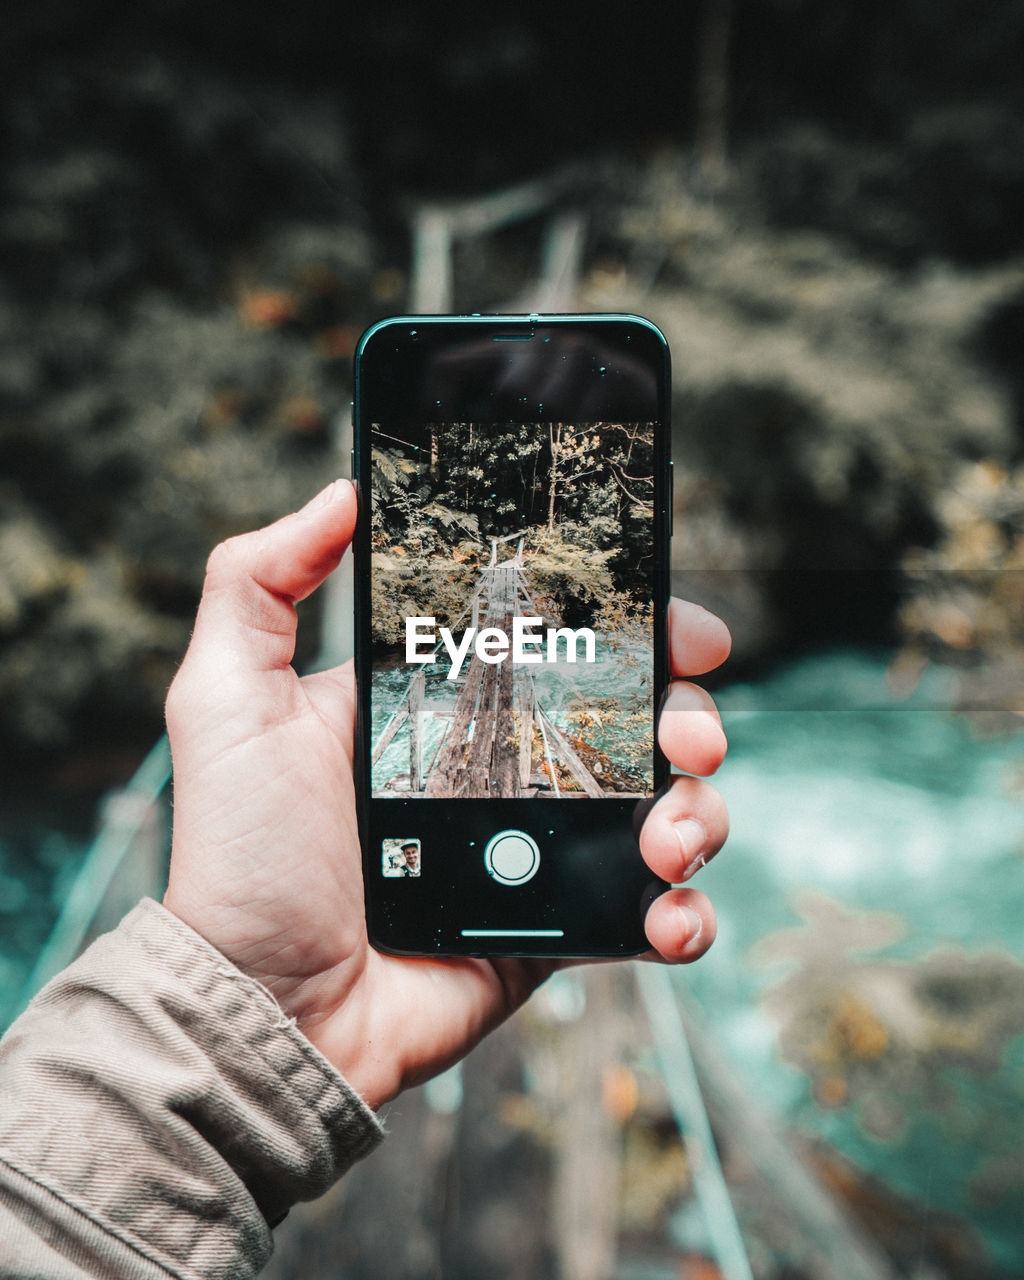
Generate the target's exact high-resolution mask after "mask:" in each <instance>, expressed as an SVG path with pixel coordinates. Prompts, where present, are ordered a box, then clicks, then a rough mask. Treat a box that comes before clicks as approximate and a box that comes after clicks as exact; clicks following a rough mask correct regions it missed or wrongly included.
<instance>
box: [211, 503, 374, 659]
mask: <svg viewBox="0 0 1024 1280" xmlns="http://www.w3.org/2000/svg"><path fill="white" fill-rule="evenodd" d="M355 521H356V495H355V489H354V488H353V486H352V484H351V482H350V481H348V480H335V481H333V483H331V484H329V485H328V486H327V488H326V489H324V490H323V491H322V492H321V493H319V494H317V496H316V497H315V498H313V499H312V501H311V502H309V503H307V504H306V506H304V507H303V508H302V510H301V511H297V512H295V513H294V514H293V515H288V516H284V517H283V518H282V519H280V520H277V521H275V523H274V524H271V525H268V526H267V527H266V528H265V529H258V530H257V531H256V532H255V533H245V534H241V535H240V536H239V537H236V538H229V539H228V540H227V541H226V542H222V543H221V544H220V545H219V546H218V547H215V548H214V550H213V553H212V555H211V556H210V559H209V562H208V563H207V567H206V582H205V583H204V586H203V596H202V600H201V601H200V604H199V614H198V616H197V618H196V626H195V631H194V633H193V636H192V643H191V645H190V646H189V655H188V657H189V658H190V659H192V660H193V661H194V660H195V659H196V658H201V659H204V658H205V659H207V660H209V659H213V660H214V661H216V660H217V659H218V658H219V657H221V656H222V657H223V659H224V660H225V661H227V662H229V663H230V666H231V667H232V668H233V669H234V670H236V671H238V670H239V669H241V670H242V671H251V672H259V671H270V670H276V669H280V668H282V667H286V666H287V665H288V664H289V663H290V662H291V660H292V657H293V655H294V652H295V630H296V615H295V603H296V601H298V600H303V599H305V598H306V596H308V595H309V594H310V593H311V592H312V591H315V590H316V588H317V587H318V586H319V585H320V584H321V582H323V580H324V579H325V578H326V577H327V575H328V574H329V573H330V572H331V570H332V569H333V568H334V567H335V566H336V565H337V563H338V561H339V560H340V559H341V557H342V554H343V553H344V551H345V549H346V548H347V546H348V545H349V543H350V542H351V540H352V532H353V530H354V528H355ZM204 665H205V664H204Z"/></svg>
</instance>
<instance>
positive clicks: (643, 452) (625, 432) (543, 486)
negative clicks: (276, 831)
mask: <svg viewBox="0 0 1024 1280" xmlns="http://www.w3.org/2000/svg"><path fill="white" fill-rule="evenodd" d="M654 469H655V463H654V425H653V424H651V423H644V422H585V423H573V422H435V423H425V424H423V425H417V426H409V425H401V426H394V425H391V424H388V423H376V424H374V425H373V428H372V476H371V482H372V489H373V494H372V504H371V528H370V546H371V555H370V582H371V600H372V609H371V619H372V622H371V637H370V638H371V655H372V656H371V721H372V727H371V731H370V786H371V793H372V796H373V798H374V799H384V800H386V799H391V798H395V799H399V798H401V799H409V798H414V797H415V798H424V799H451V798H467V799H468V798H502V799H531V798H532V799H538V800H544V799H549V800H554V799H557V800H569V799H573V798H581V797H590V798H593V799H602V798H611V797H613V798H615V799H618V800H629V799H640V798H642V797H644V796H648V795H650V794H651V793H652V791H653V788H654V779H653V751H654V741H653V728H654V708H653V697H654V652H653V611H654V572H655V568H654V556H653V551H652V544H653V537H652V531H653V523H654ZM383 844H384V865H383V871H384V875H385V876H388V875H393V876H399V875H419V848H418V844H419V842H418V841H413V840H407V841H405V842H404V844H405V845H416V846H417V848H416V851H415V859H416V863H415V865H416V870H415V871H411V870H408V869H402V868H403V867H404V868H408V865H409V864H408V862H407V860H406V859H407V856H408V855H407V854H406V853H405V852H404V851H403V842H402V841H401V840H398V839H395V840H385V841H384V842H383ZM392 846H394V848H392ZM389 858H397V859H398V861H397V862H395V863H394V865H395V866H396V867H398V869H395V870H391V869H389Z"/></svg>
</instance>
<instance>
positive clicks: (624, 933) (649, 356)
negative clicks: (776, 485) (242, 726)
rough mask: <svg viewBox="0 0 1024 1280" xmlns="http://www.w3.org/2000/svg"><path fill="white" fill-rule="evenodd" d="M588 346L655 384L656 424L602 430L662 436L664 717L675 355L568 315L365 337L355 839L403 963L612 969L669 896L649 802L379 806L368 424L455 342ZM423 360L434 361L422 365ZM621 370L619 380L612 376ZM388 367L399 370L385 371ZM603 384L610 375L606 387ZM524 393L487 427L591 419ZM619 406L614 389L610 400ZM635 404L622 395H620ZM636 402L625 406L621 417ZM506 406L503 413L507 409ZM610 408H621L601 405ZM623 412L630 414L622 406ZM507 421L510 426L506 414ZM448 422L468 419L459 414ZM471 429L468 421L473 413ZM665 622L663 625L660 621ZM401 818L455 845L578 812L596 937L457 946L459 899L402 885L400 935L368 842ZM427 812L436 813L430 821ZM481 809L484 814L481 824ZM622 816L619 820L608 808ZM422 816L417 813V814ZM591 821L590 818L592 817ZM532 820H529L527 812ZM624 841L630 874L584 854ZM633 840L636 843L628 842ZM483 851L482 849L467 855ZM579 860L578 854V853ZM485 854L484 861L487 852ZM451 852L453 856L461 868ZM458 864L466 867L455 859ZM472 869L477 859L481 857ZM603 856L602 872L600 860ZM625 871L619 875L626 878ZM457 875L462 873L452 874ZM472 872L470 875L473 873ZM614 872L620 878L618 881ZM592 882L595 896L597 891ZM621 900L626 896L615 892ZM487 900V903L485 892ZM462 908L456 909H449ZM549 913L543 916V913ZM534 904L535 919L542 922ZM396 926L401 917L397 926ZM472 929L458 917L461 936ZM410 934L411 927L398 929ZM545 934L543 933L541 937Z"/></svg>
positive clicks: (611, 326) (634, 326)
mask: <svg viewBox="0 0 1024 1280" xmlns="http://www.w3.org/2000/svg"><path fill="white" fill-rule="evenodd" d="M579 333H582V334H584V335H585V337H586V342H587V344H588V345H587V346H585V347H584V348H583V350H584V351H585V352H590V351H592V350H593V348H594V344H595V342H597V341H600V342H603V343H604V344H605V347H606V349H607V350H615V351H619V352H621V353H622V354H621V361H620V362H621V363H622V364H625V363H626V361H627V360H628V359H629V358H632V356H633V355H634V353H637V352H639V353H640V354H639V355H638V356H636V359H637V360H639V361H640V363H641V364H642V365H643V366H644V367H645V368H647V369H649V370H650V371H651V373H652V375H653V388H654V389H653V392H652V395H653V399H652V401H651V406H650V407H651V409H652V410H653V411H652V412H650V413H649V414H648V415H647V416H645V415H644V414H643V413H640V412H637V413H634V414H633V415H631V416H630V415H627V414H621V415H620V416H619V417H616V415H615V414H614V413H609V414H607V415H606V416H605V417H604V418H603V420H605V421H613V420H636V421H639V420H650V421H652V422H654V423H655V424H656V432H655V495H654V527H653V530H652V538H653V547H654V596H655V601H654V603H655V619H656V622H655V637H654V640H655V643H654V681H655V714H656V713H657V708H658V704H659V703H660V699H661V695H662V694H663V691H664V689H665V687H666V685H667V680H668V654H667V634H666V627H665V624H664V619H665V617H666V614H667V605H668V570H669V563H668V562H669V537H670V530H671V459H670V423H669V408H670V406H669V388H670V374H669V353H668V346H667V343H666V342H665V339H664V337H663V335H662V334H661V332H660V331H659V330H658V329H657V327H656V326H655V325H653V324H652V323H651V322H650V321H649V320H646V319H645V318H643V317H640V316H635V315H629V314H626V313H601V314H592V315H588V314H567V315H529V316H510V315H494V316H396V317H389V318H387V319H385V320H382V321H379V322H377V323H376V324H374V325H373V326H371V327H370V328H369V329H368V330H367V331H366V333H365V334H364V335H363V337H362V338H361V340H360V342H359V344H358V347H357V351H356V358H355V400H354V419H353V420H354V428H355V431H354V440H355V444H354V450H353V464H354V466H353V474H354V477H355V479H356V483H357V487H358V490H359V496H360V501H359V516H358V520H357V527H356V536H355V543H354V550H355V583H356V592H355V597H356V618H355V642H356V643H355V651H356V681H357V690H358V698H357V704H358V712H357V726H356V759H355V778H356V795H357V810H358V815H359V829H360V840H361V843H362V847H363V875H364V887H365V895H366V904H367V928H368V931H369V934H370V941H371V943H372V944H373V945H374V946H375V947H376V948H377V949H378V950H381V951H383V952H386V953H390V954H396V955H405V956H457V955H467V956H499V955H500V956H538V955H545V956H588V957H596V956H600V957H611V956H628V955H636V954H639V953H641V952H643V951H645V950H646V949H647V942H646V938H645V936H644V932H643V917H644V915H645V914H646V910H647V907H648V906H649V905H650V902H651V901H653V898H654V897H655V896H657V894H658V893H659V892H661V891H662V889H663V888H664V887H665V886H664V883H663V882H662V881H660V880H658V879H657V878H656V877H654V876H653V874H652V873H650V872H649V871H647V869H646V868H645V867H644V865H643V863H642V859H641V857H640V853H639V850H638V848H636V838H637V835H638V833H639V827H640V824H641V822H642V817H643V814H644V813H645V812H646V809H647V808H648V807H649V806H650V804H651V803H652V802H651V801H642V802H637V801H633V800H630V801H626V802H623V801H618V800H615V799H612V798H608V799H600V800H598V799H594V800H587V799H583V800H573V801H568V800H562V801H550V800H549V801H544V800H535V799H530V800H522V799H521V800H509V801H499V800H477V801H471V800H467V799H461V798H460V799H455V800H438V799H426V798H422V797H421V798H409V799H397V798H396V799H390V798H389V799H387V800H381V799H377V800H374V799H373V798H372V797H371V794H370V777H369V752H370V725H369V720H370V708H369V681H370V670H371V645H370V600H369V597H370V589H369V583H370V545H369V543H370V540H369V530H370V512H369V494H370V465H371V425H372V423H373V422H376V421H384V420H387V418H388V412H389V411H390V412H392V413H394V412H398V410H399V408H402V407H403V395H404V391H403V389H402V387H401V382H400V379H399V378H398V377H397V376H396V375H397V373H398V371H399V369H400V367H401V365H402V363H403V362H406V363H407V364H408V363H409V362H410V361H411V362H412V364H415V360H416V359H417V358H418V357H416V356H415V353H416V352H420V353H425V352H426V353H429V352H434V351H435V350H436V348H437V346H438V344H439V343H441V344H443V343H445V342H448V341H450V340H451V339H452V338H455V337H457V338H458V339H459V340H460V341H463V342H465V341H467V340H476V339H479V340H480V341H481V342H483V341H507V342H509V343H513V342H525V341H527V340H529V341H534V342H535V341H536V340H537V339H538V337H540V338H541V340H542V341H543V340H544V338H545V335H548V337H551V336H557V338H558V341H559V342H561V343H562V344H563V347H564V346H565V344H567V343H571V342H572V341H573V340H574V339H575V337H576V336H577V334H579ZM423 358H424V359H426V358H427V356H426V355H424V356H423ZM610 363H611V364H612V366H613V367H611V368H610V369H609V371H610V372H613V373H614V372H615V366H614V364H613V362H610ZM389 364H390V366H391V367H390V369H389V367H388V366H389ZM604 376H606V375H604ZM385 383H386V384H387V390H386V391H385V392H384V394H383V395H382V394H381V388H382V387H383V386H384V384H385ZM520 389H521V388H520V387H519V386H516V385H515V384H514V383H512V384H511V386H510V388H509V392H508V395H507V396H505V398H504V399H500V398H499V399H498V400H496V399H495V396H494V393H493V391H491V393H490V399H489V404H490V405H491V407H492V409H493V408H494V406H495V405H497V407H498V409H499V412H495V413H493V414H489V415H488V416H489V420H491V421H499V420H508V421H534V420H540V421H545V420H558V418H559V416H561V417H563V418H564V419H565V420H575V421H589V420H596V419H591V418H588V417H586V416H583V415H580V414H573V413H571V412H565V409H566V408H567V407H569V408H571V406H564V405H559V404H558V403H557V402H555V403H554V404H552V403H551V402H550V401H549V402H548V404H547V408H546V412H544V411H542V412H541V413H540V414H539V416H538V413H537V411H536V410H534V409H533V406H532V405H531V404H529V403H528V404H527V406H526V408H525V409H519V407H518V406H519V404H520V403H521V397H520V396H519V395H518V392H519V390H520ZM614 394H615V391H614V388H613V395H614ZM625 394H626V393H623V395H625ZM627 401H628V395H627V396H626V399H625V400H624V401H623V402H622V403H623V404H626V403H627ZM506 402H507V403H506ZM605 403H606V404H611V403H612V400H611V399H610V398H606V401H605ZM618 407H621V405H620V406H618ZM422 409H423V406H409V405H408V403H405V404H404V408H403V411H406V412H409V416H410V417H416V416H417V414H418V413H420V412H422ZM505 410H510V412H508V413H507V416H506V415H505V413H504V411H505ZM452 420H463V418H462V416H461V415H456V416H455V417H454V418H453V419H452ZM465 420H467V421H468V420H471V419H470V417H469V415H468V414H467V415H466V417H465ZM659 619H660V622H659ZM667 775H668V769H667V764H666V762H665V760H664V757H663V756H662V755H661V752H660V751H659V750H658V748H657V743H656V742H655V753H654V784H655V793H656V794H657V793H658V791H659V789H660V788H662V787H663V786H664V785H665V783H666V782H667ZM379 804H385V805H388V806H392V808H391V809H390V810H389V811H388V812H389V813H391V814H394V815H396V817H397V816H398V815H399V814H401V816H402V819H403V820H407V819H405V815H406V814H411V817H410V818H409V819H408V820H407V821H408V825H409V826H410V828H413V827H414V826H415V825H416V823H417V822H418V823H419V824H421V825H422V823H423V822H424V821H425V820H426V819H427V818H429V819H430V823H431V827H432V829H434V830H437V829H444V830H445V831H446V832H450V833H451V838H452V840H453V842H454V843H455V844H458V840H459V837H458V829H459V826H460V822H461V823H462V824H463V825H464V824H465V823H469V824H470V825H471V826H473V827H474V830H475V828H477V827H480V828H483V827H486V826H488V825H492V826H493V825H495V824H494V821H493V820H492V819H491V818H490V817H489V816H486V815H489V814H491V813H493V812H494V806H496V805H499V804H504V805H509V806H512V805H520V806H521V805H537V804H540V805H544V806H546V808H547V809H551V808H552V806H555V807H557V808H559V809H560V808H562V806H564V805H566V804H571V807H572V810H573V813H574V815H575V816H574V818H573V822H572V826H573V828H574V834H575V829H576V828H579V829H580V830H581V835H580V838H579V839H575V838H574V839H567V838H566V833H564V832H563V833H561V834H560V836H559V839H560V840H561V841H562V843H561V844H560V846H559V857H560V858H562V857H563V852H564V850H565V849H566V848H567V847H568V846H570V845H571V846H572V850H570V852H569V853H565V854H564V856H565V858H566V859H567V860H568V862H570V863H571V862H572V859H573V858H575V859H576V863H574V864H573V865H576V864H578V865H580V866H584V867H590V866H591V865H593V866H594V867H595V868H596V870H592V871H589V872H583V873H580V874H581V876H582V880H581V879H579V878H577V879H572V878H571V876H570V873H569V872H568V871H566V872H565V877H566V878H565V880H564V881H563V882H562V884H561V887H560V889H559V891H558V893H557V894H556V896H558V897H563V896H565V895H567V894H568V893H569V892H570V887H571V888H572V890H573V892H574V896H575V894H576V890H577V889H578V887H579V885H580V884H581V883H583V884H585V891H584V892H582V893H581V894H580V895H579V896H580V897H581V898H582V899H583V900H584V901H585V902H586V903H587V904H588V906H587V907H585V908H582V909H583V910H586V911H588V912H589V914H590V916H591V917H595V916H596V917H597V919H596V921H595V927H594V929H592V930H590V931H589V932H588V931H587V930H586V929H585V928H583V927H574V928H573V930H572V932H571V936H566V935H565V933H563V937H562V938H561V939H552V938H550V937H546V936H536V937H528V938H527V937H516V938H514V939H513V938H509V937H505V938H502V939H494V938H491V939H487V940H483V939H480V938H479V937H472V938H466V937H462V936H461V934H460V936H459V937H458V938H456V937H455V936H454V934H453V932H452V930H451V929H448V930H445V929H444V928H443V927H440V928H439V927H438V926H437V925H436V923H435V922H436V920H438V919H449V918H451V916H452V915H454V914H457V913H458V912H459V911H460V907H459V906H458V890H457V889H455V890H454V892H453V893H450V894H448V895H447V896H445V897H444V900H443V901H441V900H439V899H438V895H437V894H434V895H433V896H432V895H431V894H429V893H424V891H423V886H422V885H421V884H420V883H419V882H417V883H416V884H413V882H412V881H403V891H404V892H405V894H406V897H407V899H414V898H415V899H417V900H418V902H419V906H420V907H421V908H422V910H420V911H418V912H417V913H416V914H415V920H414V922H413V923H412V924H410V914H411V913H410V912H408V911H407V912H405V914H404V916H402V918H401V919H400V920H399V922H398V924H397V925H396V923H395V920H394V914H395V913H394V911H393V910H392V911H391V912H389V911H388V910H387V909H386V902H385V899H387V896H388V891H387V890H386V889H385V887H384V886H383V882H382V877H381V872H380V865H379V863H380V853H379V851H378V850H377V849H376V848H375V845H376V837H374V838H373V839H371V832H370V827H371V821H370V813H371V809H372V807H373V806H374V805H379ZM423 806H427V808H426V810H425V811H423ZM477 806H489V808H487V809H484V810H483V811H482V812H481V811H479V810H478V809H477ZM613 806H614V809H613ZM420 811H422V812H420ZM587 811H596V812H590V813H589V814H587V817H586V818H584V814H585V813H587ZM524 812H525V811H524ZM565 823H566V815H564V814H562V815H560V816H559V819H558V822H556V824H555V825H556V827H557V826H558V825H559V824H561V825H562V826H563V827H564V826H565ZM518 825H519V829H526V828H527V827H528V826H529V824H528V823H527V821H526V818H525V817H524V818H523V819H522V820H521V821H520V823H519V824H518ZM609 826H611V828H612V829H613V830H614V831H618V832H621V833H622V835H621V837H616V839H621V841H622V845H623V849H624V848H625V845H626V844H627V843H628V844H629V846H630V851H629V852H630V858H632V859H633V860H634V862H635V865H634V863H628V864H627V862H626V860H625V857H624V855H623V853H621V852H620V851H618V849H617V850H616V852H615V853H614V854H613V853H611V852H609V853H608V854H607V855H602V854H601V853H600V852H599V851H598V852H593V853H591V854H588V852H587V848H588V847H589V848H591V849H594V848H595V847H597V846H601V847H603V845H602V844H601V842H602V839H603V838H604V830H605V828H608V827H609ZM627 831H631V832H632V835H631V837H628V838H627V836H626V834H625V833H626V832H627ZM469 843H470V844H472V845H474V846H475V845H476V843H477V842H476V841H471V842H469ZM573 850H574V851H575V852H573ZM478 852H479V851H478ZM456 856H457V855H456V853H455V852H454V851H453V853H452V855H451V857H452V858H453V859H455V858H456ZM458 856H462V854H459V855H458ZM474 856H476V855H474ZM602 857H603V858H604V861H602ZM620 864H621V865H620ZM451 865H452V866H453V867H454V865H455V863H454V861H453V863H452V864H451ZM466 865H467V866H468V865H472V866H473V867H474V875H475V863H474V864H468V863H467V864H466ZM616 867H618V868H619V869H618V870H615V868H616ZM594 877H597V878H598V881H599V883H596V884H595V883H593V878H594ZM623 877H625V878H626V880H627V881H628V887H622V884H621V882H622V879H623ZM457 880H458V872H456V871H454V870H453V871H452V873H451V874H450V876H449V881H450V882H451V883H453V884H454V883H455V882H456V881H457ZM527 889H528V886H524V887H523V888H522V889H518V890H515V892H516V893H517V894H519V895H520V900H521V901H524V902H525V901H526V900H527V898H528V896H529V895H528V894H527V892H526V890H527ZM619 889H621V899H622V901H621V902H620V901H619V898H620V894H619V893H618V892H617V890H619ZM483 892H485V893H486V892H487V890H486V888H485V890H484V891H483ZM453 904H454V905H453ZM540 905H541V907H546V906H547V905H548V904H547V903H546V902H545V903H542V904H540ZM536 908H537V904H536V903H534V906H533V908H532V909H536ZM399 915H400V916H401V915H402V913H399ZM463 919H465V917H463V916H460V920H459V921H457V922H456V926H455V927H456V928H457V927H458V924H459V923H460V922H461V921H462V920H463ZM403 921H404V923H403ZM539 932H540V933H543V932H544V931H543V930H540V931H539Z"/></svg>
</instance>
